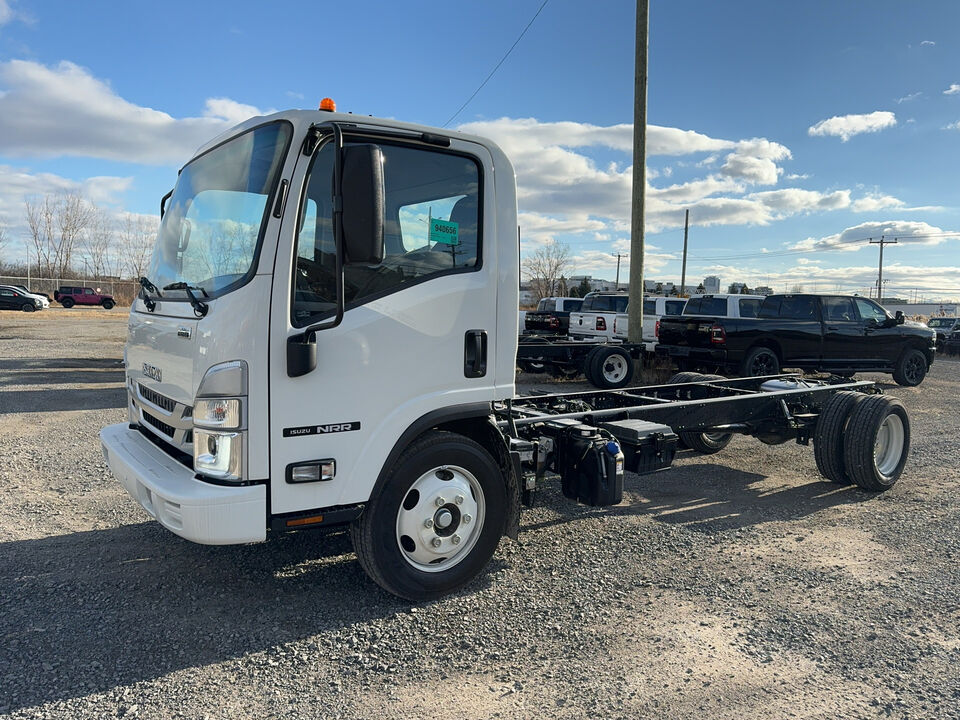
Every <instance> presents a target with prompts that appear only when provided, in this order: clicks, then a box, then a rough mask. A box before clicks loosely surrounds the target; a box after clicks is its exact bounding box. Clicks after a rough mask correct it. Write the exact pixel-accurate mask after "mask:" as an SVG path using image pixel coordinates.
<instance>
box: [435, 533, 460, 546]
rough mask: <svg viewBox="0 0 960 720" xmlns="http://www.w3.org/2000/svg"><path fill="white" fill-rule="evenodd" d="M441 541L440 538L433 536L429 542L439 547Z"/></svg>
mask: <svg viewBox="0 0 960 720" xmlns="http://www.w3.org/2000/svg"><path fill="white" fill-rule="evenodd" d="M454 537H456V536H454ZM441 542H443V541H442V540H441V539H440V538H434V539H433V540H431V541H430V544H431V545H433V546H434V547H440V543H441Z"/></svg>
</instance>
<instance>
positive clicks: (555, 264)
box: [522, 242, 572, 302]
mask: <svg viewBox="0 0 960 720" xmlns="http://www.w3.org/2000/svg"><path fill="white" fill-rule="evenodd" d="M571 265H572V263H571V261H570V246H568V245H564V244H562V243H558V242H551V243H550V244H549V245H542V246H541V247H538V248H537V250H536V252H534V253H533V255H528V256H527V257H525V258H524V259H523V263H522V269H523V275H524V277H526V278H527V280H529V282H530V290H531V291H532V292H533V295H534V298H535V299H536V300H537V301H538V302H539V301H540V300H542V299H543V298H545V297H553V296H555V295H557V293H558V292H559V290H560V278H561V277H563V276H564V275H565V274H566V273H567V271H568V270H569V269H570V268H571Z"/></svg>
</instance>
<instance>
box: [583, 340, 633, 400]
mask: <svg viewBox="0 0 960 720" xmlns="http://www.w3.org/2000/svg"><path fill="white" fill-rule="evenodd" d="M632 379H633V358H631V357H630V353H628V352H627V351H626V350H624V349H623V348H618V347H601V348H598V349H597V351H596V354H595V355H594V356H593V384H594V385H596V386H597V387H599V388H601V389H604V390H609V389H613V388H622V387H624V386H626V385H628V384H629V383H630V380H632Z"/></svg>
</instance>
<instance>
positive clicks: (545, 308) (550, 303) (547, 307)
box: [537, 299, 557, 312]
mask: <svg viewBox="0 0 960 720" xmlns="http://www.w3.org/2000/svg"><path fill="white" fill-rule="evenodd" d="M556 309H557V301H556V300H547V299H543V300H541V301H540V307H538V308H537V310H539V311H540V312H554V311H555V310H556Z"/></svg>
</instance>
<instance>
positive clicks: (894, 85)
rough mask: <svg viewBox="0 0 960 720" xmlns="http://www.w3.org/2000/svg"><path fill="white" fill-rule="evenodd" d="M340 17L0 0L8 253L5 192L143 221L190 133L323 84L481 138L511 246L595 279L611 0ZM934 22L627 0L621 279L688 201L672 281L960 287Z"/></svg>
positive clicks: (618, 129) (893, 14)
mask: <svg viewBox="0 0 960 720" xmlns="http://www.w3.org/2000/svg"><path fill="white" fill-rule="evenodd" d="M541 6H543V7H542V9H541ZM280 8H282V11H281V10H280ZM357 9H358V6H357V5H356V4H346V3H331V2H318V1H317V0H311V1H310V2H297V1H295V0H288V2H286V3H283V4H282V5H276V4H270V3H264V2H262V0H261V1H259V2H248V1H247V0H232V1H231V2H229V3H227V2H204V3H198V2H196V1H195V0H194V1H193V2H190V3H187V2H181V1H180V0H169V1H168V2H165V3H163V4H162V5H155V4H153V5H152V4H148V3H143V2H130V1H129V0H122V1H121V0H117V1H116V2H114V1H110V0H99V1H97V2H84V3H78V2H74V1H73V0H70V1H67V0H0V226H3V227H5V228H6V235H7V237H8V242H7V244H6V246H5V247H4V250H3V252H4V255H5V256H11V255H13V256H17V255H19V254H21V253H24V252H25V251H24V249H23V248H24V246H23V245H22V242H23V241H24V240H25V236H24V233H25V219H24V200H25V198H36V197H40V196H42V195H44V194H46V193H51V192H61V191H66V192H80V193H82V194H83V195H84V196H85V197H87V198H88V199H90V200H91V201H92V202H95V203H97V204H98V205H99V206H101V207H103V208H105V209H107V210H108V211H109V212H111V213H113V214H116V215H121V214H124V213H134V214H143V215H156V214H157V212H158V207H159V200H160V197H161V196H162V195H163V194H164V193H165V192H167V190H169V189H170V188H171V187H172V185H173V183H174V182H175V180H176V172H177V170H178V168H179V167H181V166H182V165H183V164H184V163H185V162H186V161H187V160H189V158H190V156H191V155H192V153H193V151H194V150H195V149H196V148H197V147H199V146H200V145H201V144H203V143H204V142H206V141H207V140H208V139H210V138H212V137H214V136H215V135H217V134H219V133H220V132H222V131H224V130H226V129H228V128H229V127H231V126H233V125H234V124H237V123H239V122H241V121H243V120H245V119H247V118H248V117H250V116H252V115H257V114H262V113H267V112H271V111H275V110H282V109H287V108H315V107H316V106H317V103H318V102H319V100H320V98H322V97H326V96H329V97H332V98H334V99H335V100H336V102H337V107H338V109H339V110H341V111H352V112H354V113H356V114H370V115H375V116H379V117H390V118H396V119H398V120H404V121H410V122H417V123H424V124H428V125H434V126H438V127H444V126H446V127H450V128H459V129H463V130H464V131H468V132H471V133H475V134H479V135H484V136H487V137H490V138H492V139H493V140H495V141H496V142H497V143H499V144H500V145H501V147H503V149H504V150H505V151H506V152H507V154H508V155H509V156H510V157H511V160H512V161H513V163H514V166H515V168H516V171H517V184H518V197H519V206H520V224H521V231H522V238H523V241H522V248H521V252H522V253H524V254H529V253H530V252H533V251H535V250H536V249H537V248H538V247H540V246H543V245H545V244H548V243H552V242H557V243H562V244H565V245H567V246H568V247H569V248H570V255H571V258H572V268H571V274H589V275H592V276H594V277H600V278H606V279H611V280H612V279H613V277H614V274H615V271H616V263H617V260H616V257H615V255H616V253H621V254H627V253H629V249H630V192H631V190H630V189H631V179H632V137H633V129H632V119H633V84H634V74H633V73H634V43H635V35H634V33H635V10H636V5H635V3H634V2H630V1H625V0H616V1H615V0H609V1H608V0H598V1H597V2H594V3H584V2H582V0H548V1H547V3H546V4H545V5H543V0H487V2H483V3H458V2H451V0H445V1H444V2H433V1H428V0H408V2H404V3H396V2H379V1H378V0H369V1H368V2H367V3H365V4H364V5H363V7H362V12H358V10H357ZM538 10H539V11H540V12H539V15H537V17H536V20H534V22H533V23H532V24H531V25H530V26H529V28H528V29H527V31H526V33H525V34H524V35H523V37H522V38H521V39H520V41H519V42H518V43H517V44H516V47H515V48H514V49H513V50H512V52H511V53H510V54H509V56H508V57H507V58H506V59H505V60H504V61H503V63H502V65H500V67H499V69H498V70H497V71H496V72H495V73H494V74H493V76H492V77H490V79H489V80H488V81H487V82H486V84H485V85H484V86H483V87H482V89H480V90H479V92H477V94H476V96H475V97H473V99H472V100H471V101H470V102H469V103H468V104H467V105H466V107H465V108H464V109H462V110H461V111H460V112H459V113H457V111H458V109H459V108H460V107H461V106H462V105H463V103H464V102H465V101H467V100H468V98H470V96H471V95H472V94H473V93H474V92H475V91H476V90H477V89H478V87H480V85H481V83H483V81H484V79H485V78H487V76H488V75H489V73H490V72H491V70H493V68H494V67H495V66H496V65H497V63H498V62H499V61H500V60H501V59H502V58H503V57H504V54H505V53H507V51H508V50H509V49H510V47H511V46H512V45H513V44H514V42H515V41H517V38H518V37H519V36H520V34H521V32H522V31H523V30H524V28H525V27H526V26H527V25H528V23H530V21H531V19H532V18H533V17H534V16H535V15H536V14H537V12H538ZM958 27H960V3H957V2H954V1H953V0H939V1H936V2H934V1H928V0H917V2H910V3H905V2H902V0H874V1H873V2H869V3H867V2H859V1H857V0H823V1H819V0H813V1H807V2H803V3H786V2H769V1H768V0H734V1H732V2H727V3H719V2H716V1H715V0H650V30H649V37H650V46H649V60H648V68H649V86H648V117H647V120H648V127H647V139H646V142H647V189H646V243H647V250H646V254H645V278H647V279H653V280H660V281H672V282H679V279H680V272H681V254H682V247H683V221H684V212H685V211H686V210H688V209H689V211H690V238H689V258H688V264H687V277H688V284H690V280H691V279H693V280H694V281H699V280H700V279H702V278H703V277H704V276H706V275H711V274H713V275H719V276H720V277H721V280H722V283H723V285H724V286H725V285H727V284H728V283H730V282H734V281H739V282H746V283H747V284H748V285H749V286H751V287H754V286H756V285H768V286H771V287H773V288H774V289H775V290H784V289H793V288H795V287H796V286H798V285H801V286H803V288H804V289H805V290H807V291H820V292H833V291H838V290H839V291H845V292H861V293H866V292H867V288H868V287H869V286H871V285H875V283H876V277H877V261H878V247H877V245H871V244H869V242H868V241H869V239H870V238H873V239H875V240H877V239H879V238H880V237H881V236H883V237H885V238H886V239H891V238H896V239H898V243H897V244H896V245H888V246H887V247H886V249H885V251H884V273H883V274H884V280H885V281H886V283H885V285H886V290H885V293H884V294H885V295H886V296H894V295H896V296H900V297H909V298H911V299H912V298H914V297H916V298H917V299H921V298H922V299H960V187H958V180H957V178H958V172H957V168H958V167H960V34H958V33H957V32H956V29H957V28H958ZM10 259H11V260H13V258H10ZM628 265H629V263H628V262H623V265H622V269H621V280H623V279H625V278H626V274H627V266H628Z"/></svg>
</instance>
